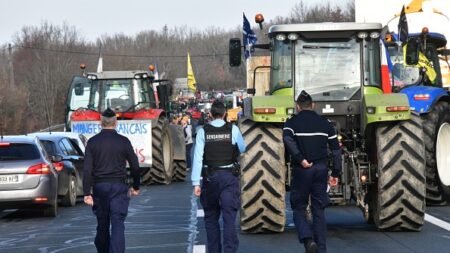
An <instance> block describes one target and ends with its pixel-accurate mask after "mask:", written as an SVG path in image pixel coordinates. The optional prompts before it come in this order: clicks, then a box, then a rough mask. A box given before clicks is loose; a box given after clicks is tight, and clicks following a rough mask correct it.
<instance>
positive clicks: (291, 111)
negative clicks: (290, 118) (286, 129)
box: [286, 108, 295, 115]
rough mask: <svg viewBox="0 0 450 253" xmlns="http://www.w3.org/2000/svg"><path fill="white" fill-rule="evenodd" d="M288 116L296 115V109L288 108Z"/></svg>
mask: <svg viewBox="0 0 450 253" xmlns="http://www.w3.org/2000/svg"><path fill="white" fill-rule="evenodd" d="M286 113H287V115H292V114H294V113H295V111H294V108H287V110H286Z"/></svg>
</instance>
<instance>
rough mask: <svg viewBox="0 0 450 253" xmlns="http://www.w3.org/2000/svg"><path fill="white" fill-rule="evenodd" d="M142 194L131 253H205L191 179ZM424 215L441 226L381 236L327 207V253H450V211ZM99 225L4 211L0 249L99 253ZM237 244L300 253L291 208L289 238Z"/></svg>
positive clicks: (62, 213)
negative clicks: (95, 236) (95, 241)
mask: <svg viewBox="0 0 450 253" xmlns="http://www.w3.org/2000/svg"><path fill="white" fill-rule="evenodd" d="M141 193H142V194H141V196H139V197H136V198H133V199H132V201H131V205H130V208H129V215H128V218H127V220H126V244H127V252H133V253H134V252H136V253H137V252H146V253H147V252H158V253H161V252H162V253H164V252H167V253H169V252H170V253H177V252H193V253H201V252H205V246H204V245H205V244H206V234H205V230H204V224H203V219H202V218H201V216H202V210H201V206H200V205H199V204H198V201H197V199H195V198H193V197H192V187H191V186H190V182H186V183H173V184H171V185H164V186H149V187H143V188H142V190H141ZM288 206H289V205H288ZM198 209H200V210H198ZM427 214H429V215H432V216H433V217H436V218H438V219H441V220H442V221H443V223H442V224H443V225H441V226H442V227H444V228H442V227H439V226H436V225H433V224H431V223H429V222H426V224H425V226H424V227H423V230H422V232H396V233H384V232H379V231H377V230H376V229H375V227H374V226H373V225H368V224H366V223H365V222H364V220H363V218H362V213H361V212H360V211H359V209H357V208H355V207H351V206H348V207H331V208H328V209H327V219H328V244H327V245H328V252H331V253H333V252H336V253H338V252H339V253H342V252H346V253H353V252H355V253H356V252H395V253H403V252H423V253H429V252H433V253H434V252H436V253H440V252H450V231H449V230H450V224H448V223H445V222H449V223H450V207H432V208H427ZM445 226H447V227H445ZM95 227H96V220H95V217H94V216H93V214H92V211H91V209H90V208H89V207H87V206H85V205H83V204H82V203H81V202H80V203H78V204H77V206H76V207H71V208H67V207H60V209H59V215H58V217H56V218H43V217H39V214H38V213H36V212H29V211H13V210H11V211H4V212H2V213H0V252H17V253H22V252H23V253H26V252H39V253H46V252H49V253H50V252H74V253H75V252H77V253H78V252H96V251H95V247H94V244H93V243H94V235H95ZM239 239H240V242H241V244H240V248H239V252H241V253H253V252H255V253H259V252H261V253H266V252H267V253H269V252H271V253H273V252H279V253H284V252H303V246H302V245H300V244H299V243H298V241H297V236H296V232H295V228H294V227H293V224H292V213H291V211H290V210H288V221H287V229H286V231H285V232H284V233H281V234H259V235H250V234H240V236H239Z"/></svg>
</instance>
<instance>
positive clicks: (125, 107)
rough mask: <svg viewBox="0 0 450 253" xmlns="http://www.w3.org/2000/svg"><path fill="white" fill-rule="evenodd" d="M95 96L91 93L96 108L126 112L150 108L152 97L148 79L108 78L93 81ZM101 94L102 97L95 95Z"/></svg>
mask: <svg viewBox="0 0 450 253" xmlns="http://www.w3.org/2000/svg"><path fill="white" fill-rule="evenodd" d="M93 85H94V89H95V90H94V92H95V94H96V95H95V96H92V95H91V103H92V104H93V107H94V108H98V110H99V111H104V110H105V109H106V108H108V107H110V108H112V109H113V110H115V111H116V112H126V111H131V110H133V109H134V110H138V109H142V108H150V106H151V104H150V102H151V101H154V99H153V100H151V99H150V97H152V98H153V92H152V91H151V92H150V91H149V90H148V81H147V80H146V79H107V80H96V81H93ZM97 94H100V99H99V100H96V99H95V97H96V96H97Z"/></svg>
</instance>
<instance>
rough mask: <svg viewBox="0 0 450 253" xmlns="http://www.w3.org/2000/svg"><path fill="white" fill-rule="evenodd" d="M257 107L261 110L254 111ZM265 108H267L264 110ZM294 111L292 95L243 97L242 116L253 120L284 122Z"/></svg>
mask: <svg viewBox="0 0 450 253" xmlns="http://www.w3.org/2000/svg"><path fill="white" fill-rule="evenodd" d="M257 109H260V110H261V111H259V112H256V110H257ZM266 109H267V110H266ZM288 111H290V112H291V113H292V114H293V113H294V112H295V102H294V100H293V99H292V96H285V95H276V96H255V97H251V98H246V99H244V117H245V118H247V119H251V120H253V121H255V122H279V123H282V122H285V121H286V120H287V119H289V117H290V114H291V113H288Z"/></svg>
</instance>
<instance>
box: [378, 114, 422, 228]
mask: <svg viewBox="0 0 450 253" xmlns="http://www.w3.org/2000/svg"><path fill="white" fill-rule="evenodd" d="M376 144H377V155H378V187H377V192H378V195H377V201H376V207H375V214H374V221H375V225H376V226H377V228H378V229H380V230H389V231H400V230H409V231H419V230H421V228H422V226H423V223H424V215H425V192H426V186H425V184H426V183H425V159H424V158H425V145H424V143H423V129H422V121H421V119H420V117H419V116H418V115H416V114H412V115H411V120H408V121H400V122H392V123H386V124H382V125H380V126H379V127H378V129H377V131H376Z"/></svg>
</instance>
